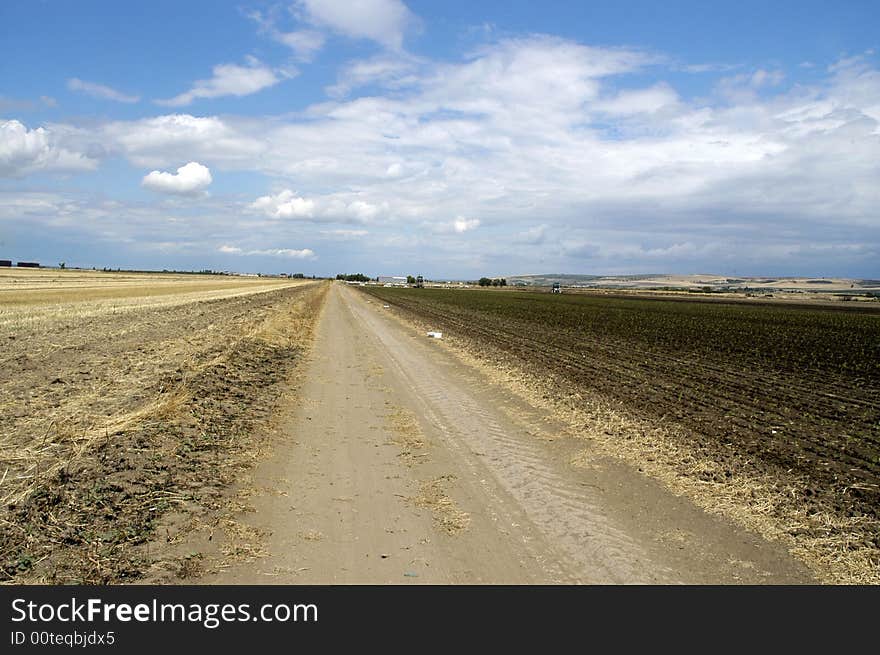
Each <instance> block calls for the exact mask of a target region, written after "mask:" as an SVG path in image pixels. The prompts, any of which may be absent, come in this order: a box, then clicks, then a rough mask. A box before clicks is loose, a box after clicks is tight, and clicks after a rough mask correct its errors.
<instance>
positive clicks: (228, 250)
mask: <svg viewBox="0 0 880 655" xmlns="http://www.w3.org/2000/svg"><path fill="white" fill-rule="evenodd" d="M217 251H218V252H222V253H223V254H226V255H238V254H241V252H242V250H241V248H239V247H238V246H227V245H222V246H220V247H219V248H217Z"/></svg>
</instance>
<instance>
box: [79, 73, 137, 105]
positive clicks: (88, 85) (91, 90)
mask: <svg viewBox="0 0 880 655" xmlns="http://www.w3.org/2000/svg"><path fill="white" fill-rule="evenodd" d="M67 88H68V89H70V90H71V91H77V92H79V93H85V94H86V95H89V96H92V97H93V98H100V99H102V100H113V101H114V102H124V103H128V104H133V103H136V102H140V99H141V97H140V96H133V95H128V94H126V93H123V92H122V91H117V90H116V89H113V88H111V87H109V86H105V85H103V84H96V83H95V82H86V81H85V80H81V79H79V78H78V77H72V78H70V79H69V80H67Z"/></svg>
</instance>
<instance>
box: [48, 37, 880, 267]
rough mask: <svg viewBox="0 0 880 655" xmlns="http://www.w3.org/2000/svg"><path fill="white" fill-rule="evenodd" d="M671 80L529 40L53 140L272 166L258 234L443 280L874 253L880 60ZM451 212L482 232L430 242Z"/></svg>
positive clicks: (638, 63)
mask: <svg viewBox="0 0 880 655" xmlns="http://www.w3.org/2000/svg"><path fill="white" fill-rule="evenodd" d="M395 59H397V60H400V61H402V62H403V63H402V64H401V65H400V66H399V67H397V68H396V69H395V67H394V66H393V65H391V62H393V61H394V60H395ZM380 60H381V61H380ZM385 64H389V65H387V66H386V65H385ZM667 70H668V68H666V64H664V63H663V58H662V57H657V56H655V55H653V54H650V53H645V52H643V51H639V50H636V49H626V48H597V47H590V46H585V45H583V44H579V43H575V42H572V41H569V40H565V39H560V38H556V37H548V36H534V37H528V38H517V39H507V40H501V41H498V42H495V43H490V44H486V45H484V46H483V47H480V48H476V49H474V50H473V51H471V52H469V53H467V54H465V55H464V56H463V57H461V58H458V59H456V60H452V61H431V60H427V59H424V60H419V61H414V60H413V59H411V58H407V57H406V56H404V55H402V54H401V55H399V56H398V55H396V54H395V53H393V52H384V53H382V56H381V58H377V57H370V58H368V59H365V60H363V61H362V62H351V63H350V64H349V65H347V66H346V67H345V68H344V69H343V70H342V71H341V72H340V78H339V79H340V81H344V82H345V83H346V84H345V86H346V89H345V93H342V94H339V95H336V96H333V97H332V98H329V99H328V100H327V101H325V102H320V103H317V104H314V105H311V106H309V107H307V108H306V109H305V110H304V111H302V112H300V113H298V114H295V115H294V114H287V115H283V116H273V117H271V118H259V117H248V118H245V117H236V116H233V115H224V116H223V117H222V118H221V117H217V116H193V115H188V114H176V115H170V116H159V117H155V118H149V119H140V120H136V121H115V122H112V123H108V124H104V125H99V126H97V127H89V128H73V127H70V126H59V125H53V126H49V127H47V129H51V130H52V132H53V135H54V142H53V145H54V147H56V148H65V149H67V150H69V151H70V152H88V151H89V150H88V147H90V145H91V144H93V143H98V144H100V145H101V146H102V147H104V148H106V149H107V151H108V152H110V153H114V154H117V153H118V154H120V155H122V156H125V157H127V158H128V159H129V161H131V162H133V163H134V164H135V165H138V166H142V167H144V168H145V170H150V169H151V168H158V169H160V170H172V169H171V167H173V166H177V165H179V162H183V161H189V160H191V159H192V160H196V161H210V162H211V166H212V168H214V167H216V168H219V169H223V170H241V171H248V172H258V173H262V174H265V175H266V176H267V177H268V178H269V179H271V180H273V181H276V183H280V184H281V185H282V186H281V187H279V188H278V189H273V191H272V193H271V194H270V195H267V196H263V197H262V198H257V200H256V201H254V202H252V203H246V204H245V205H244V207H245V208H248V209H249V213H250V214H251V216H250V217H248V220H249V221H250V223H248V224H250V225H252V223H253V222H254V221H255V220H257V219H254V216H257V217H258V218H263V219H272V220H263V221H262V222H261V223H260V229H262V230H268V231H274V232H273V238H275V237H277V238H278V239H279V241H276V243H281V242H282V241H280V239H284V238H287V237H288V236H289V232H288V231H289V230H290V229H291V225H290V221H287V220H285V219H292V220H296V221H298V222H297V224H296V230H297V235H298V236H297V238H299V234H300V231H306V233H308V232H307V231H308V230H312V229H315V228H313V227H312V225H311V223H320V224H322V226H324V227H328V226H327V225H325V224H332V223H340V225H339V226H338V227H340V228H344V227H345V225H344V224H356V226H359V225H360V224H369V225H370V239H369V241H370V242H371V243H382V244H383V247H384V248H386V249H387V252H389V253H393V254H394V256H399V257H410V258H411V260H412V261H420V258H423V259H430V258H432V257H433V258H436V260H437V262H438V264H437V267H438V270H441V269H442V270H445V269H443V267H444V266H446V265H447V264H446V263H447V262H448V266H450V267H451V266H457V265H459V264H458V262H459V260H458V259H454V257H458V256H460V257H461V258H462V259H461V261H462V262H465V263H462V264H461V266H466V267H476V266H477V264H476V263H474V262H479V263H480V264H481V265H483V264H486V263H487V262H488V263H491V261H492V259H491V258H492V257H493V256H494V257H498V258H499V259H500V261H501V263H504V261H506V260H504V259H503V258H504V257H509V253H510V252H515V253H516V254H517V256H521V257H522V258H523V262H524V264H523V265H524V266H525V267H527V268H529V269H532V270H539V269H544V268H545V267H551V268H556V269H557V270H572V269H578V267H581V266H585V265H586V264H585V262H594V261H595V262H600V263H601V265H602V266H603V267H609V268H610V267H611V266H612V265H613V266H615V267H629V268H630V269H633V268H636V267H637V266H638V264H639V262H641V263H642V265H644V266H650V269H651V270H652V271H659V270H664V269H666V270H669V269H671V268H672V267H677V268H678V270H681V268H682V267H687V269H689V270H709V269H711V268H712V266H713V265H715V264H721V263H723V262H725V261H728V260H730V261H733V260H735V259H736V258H740V260H741V261H747V262H753V261H757V260H756V259H754V258H755V257H757V256H758V254H760V253H763V255H765V256H768V257H771V259H770V260H768V261H780V262H781V261H783V260H784V261H789V262H793V263H792V266H794V265H795V264H797V265H804V263H805V262H808V261H809V258H810V257H817V258H818V257H819V256H820V254H817V253H818V251H816V250H815V249H809V248H807V247H806V245H807V244H809V243H825V244H828V245H829V246H831V245H833V246H835V248H836V249H835V250H833V252H834V253H838V254H839V255H840V256H839V258H838V259H836V260H835V261H839V262H844V263H841V264H840V266H841V267H843V266H846V264H845V261H846V260H845V258H844V256H843V255H842V254H841V253H845V252H851V253H856V252H857V253H858V255H855V254H853V255H852V261H856V257H858V258H859V259H858V261H859V262H870V260H869V259H868V256H867V254H866V253H870V252H876V251H877V250H878V247H880V245H878V244H880V226H878V224H877V213H876V211H877V210H876V208H877V207H878V206H880V184H877V180H878V169H877V161H880V71H878V67H877V65H876V60H875V58H874V57H873V56H870V57H869V56H861V57H853V58H848V59H845V60H841V61H840V62H838V63H837V64H835V65H833V66H831V67H829V68H827V69H825V70H824V71H820V70H819V69H818V68H817V70H815V71H814V72H813V73H811V75H810V78H809V80H808V81H801V83H799V84H791V85H788V84H786V83H785V78H784V77H783V76H782V75H781V73H788V74H792V75H793V74H794V73H791V72H790V71H781V72H780V74H771V72H772V71H774V70H775V69H772V68H769V67H766V66H765V68H763V69H758V70H764V71H767V73H765V74H758V70H752V71H748V72H742V77H741V78H738V79H736V80H734V81H733V82H730V83H729V88H731V89H733V88H734V87H735V89H736V92H735V93H725V92H723V91H724V89H723V88H721V87H723V84H722V82H721V81H720V80H717V79H716V84H718V85H719V87H718V88H716V90H715V92H714V93H710V94H707V95H706V96H704V97H700V98H693V97H689V95H688V94H687V93H685V92H684V91H683V89H682V88H679V87H678V84H677V82H675V83H674V82H673V80H674V79H677V78H670V79H669V80H667V81H664V80H663V79H662V77H663V75H664V74H665V72H666V71H667ZM675 70H678V71H679V72H680V69H675ZM389 71H392V72H389ZM740 71H742V69H738V71H737V72H740ZM633 73H636V74H637V75H633ZM704 74H705V75H710V73H709V72H707V73H704ZM722 74H725V75H726V74H727V73H722ZM716 75H717V73H716ZM734 77H737V76H734ZM646 78H648V79H649V81H647V82H646V81H644V80H645V79H646ZM728 79H731V78H728ZM278 181H280V182H278ZM294 185H295V187H294ZM285 186H290V187H291V188H289V189H285V188H284V187H285ZM293 188H296V189H297V191H296V192H294V191H293V190H292V189H293ZM281 189H283V190H281ZM233 209H234V211H233V210H230V215H229V216H228V218H227V219H226V220H227V221H228V224H229V225H235V226H240V225H241V224H242V223H241V216H240V211H241V209H242V206H241V205H236V206H235V207H234V208H233ZM456 216H459V217H462V218H461V219H460V220H461V221H464V223H462V227H464V228H467V229H465V230H464V232H465V233H467V236H468V237H469V238H467V239H461V238H459V239H452V238H443V239H436V238H432V237H433V236H434V235H435V234H446V235H454V234H462V232H456V230H455V224H454V221H453V220H452V218H453V217H456ZM477 220H478V221H480V224H479V229H478V230H476V231H469V230H473V229H474V228H473V227H471V226H470V225H469V224H468V223H467V221H477ZM536 224H538V225H546V226H547V228H546V229H545V230H544V231H543V232H541V230H539V229H537V228H532V227H530V226H534V225H536ZM410 226H417V227H414V228H413V227H410ZM329 227H337V226H335V225H331V226H329ZM239 229H244V228H239ZM532 230H534V232H533V231H532ZM420 232H421V233H422V234H420ZM312 234H314V232H313V233H312ZM563 235H564V239H563ZM565 243H567V244H568V245H567V246H566V245H565ZM626 243H629V244H633V243H636V244H637V247H636V248H635V249H633V248H630V249H627V248H625V247H624V246H625V245H626ZM719 243H720V244H724V246H725V247H724V248H722V249H721V250H713V248H715V245H713V244H719ZM858 243H864V244H865V248H864V249H861V250H847V248H848V247H849V246H851V245H852V244H858ZM688 244H689V245H688ZM771 246H772V249H771ZM339 247H340V248H344V247H346V246H345V244H341V245H340V246H339ZM419 249H421V250H419ZM768 253H769V254H768ZM477 255H479V258H478V257H477ZM837 256H838V255H835V257H837ZM615 257H616V259H615ZM773 257H776V258H777V259H772V258H773ZM538 263H540V266H539V265H538ZM598 265H599V264H597V266H598ZM780 266H781V264H780ZM859 266H861V267H862V269H863V270H866V269H869V268H870V269H872V270H874V271H876V262H875V263H873V264H871V263H867V264H859ZM746 268H747V267H746V266H744V267H743V268H742V270H741V271H740V273H741V274H742V273H743V271H745V270H746ZM425 270H427V269H425ZM465 270H471V269H465ZM545 270H546V269H545ZM606 270H608V269H606ZM474 272H477V271H474Z"/></svg>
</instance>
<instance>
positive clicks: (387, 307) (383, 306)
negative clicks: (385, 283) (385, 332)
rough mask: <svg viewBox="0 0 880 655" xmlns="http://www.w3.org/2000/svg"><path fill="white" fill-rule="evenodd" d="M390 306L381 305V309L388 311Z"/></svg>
mask: <svg viewBox="0 0 880 655" xmlns="http://www.w3.org/2000/svg"><path fill="white" fill-rule="evenodd" d="M390 308H391V305H382V309H390Z"/></svg>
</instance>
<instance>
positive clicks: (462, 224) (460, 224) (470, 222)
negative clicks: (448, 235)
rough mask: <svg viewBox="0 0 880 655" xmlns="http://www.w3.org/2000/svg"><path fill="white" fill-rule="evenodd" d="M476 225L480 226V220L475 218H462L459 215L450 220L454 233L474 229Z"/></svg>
mask: <svg viewBox="0 0 880 655" xmlns="http://www.w3.org/2000/svg"><path fill="white" fill-rule="evenodd" d="M478 227H480V220H479V219H477V218H463V217H461V216H459V217H458V218H456V219H455V220H454V221H452V229H453V231H454V232H455V233H456V234H461V233H462V232H468V231H470V230H476V229H477V228H478Z"/></svg>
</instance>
